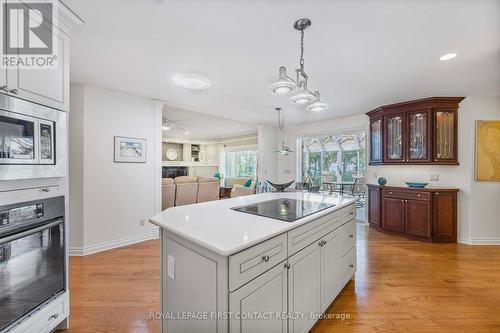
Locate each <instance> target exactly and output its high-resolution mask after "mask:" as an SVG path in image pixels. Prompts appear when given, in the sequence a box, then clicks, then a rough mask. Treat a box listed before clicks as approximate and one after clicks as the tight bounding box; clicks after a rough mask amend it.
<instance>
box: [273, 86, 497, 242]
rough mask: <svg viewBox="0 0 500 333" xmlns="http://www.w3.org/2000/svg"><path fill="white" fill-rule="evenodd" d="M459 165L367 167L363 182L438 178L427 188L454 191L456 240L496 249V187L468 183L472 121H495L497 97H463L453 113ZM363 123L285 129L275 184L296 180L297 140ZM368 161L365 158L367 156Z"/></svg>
mask: <svg viewBox="0 0 500 333" xmlns="http://www.w3.org/2000/svg"><path fill="white" fill-rule="evenodd" d="M458 114H459V118H458V122H459V129H458V131H459V142H458V147H459V151H458V154H459V160H460V165H459V166H389V165H385V166H368V167H367V182H368V183H376V181H377V178H378V177H381V176H384V177H386V178H387V181H388V184H394V185H402V184H403V182H404V181H408V180H424V181H429V178H430V174H436V173H437V174H439V181H436V182H432V183H431V184H432V185H433V186H447V187H457V188H459V189H460V192H459V194H458V238H459V241H460V242H462V243H467V244H500V204H499V203H500V183H498V182H497V183H485V182H476V181H475V180H474V142H475V141H474V140H475V138H474V125H475V124H474V123H475V120H478V119H482V120H484V119H497V120H498V119H500V97H484V96H477V97H467V98H466V99H465V100H464V101H462V103H461V104H460V110H459V113H458ZM368 121H369V119H368V117H367V116H365V115H364V114H360V115H355V116H351V117H343V118H335V119H330V120H327V121H322V122H316V123H309V124H303V125H300V126H292V127H290V128H288V129H287V132H288V134H287V135H286V144H287V145H289V146H290V147H291V148H292V147H293V148H292V149H293V150H294V153H293V154H290V155H289V156H278V157H277V158H278V162H277V164H278V179H279V181H280V182H285V181H287V180H291V179H297V178H296V177H297V165H296V164H297V152H299V153H300V147H297V146H296V143H297V138H299V137H301V136H307V135H318V134H332V133H338V132H344V131H345V132H349V131H354V130H366V131H367V132H368V126H369V122H368ZM367 156H369V154H367Z"/></svg>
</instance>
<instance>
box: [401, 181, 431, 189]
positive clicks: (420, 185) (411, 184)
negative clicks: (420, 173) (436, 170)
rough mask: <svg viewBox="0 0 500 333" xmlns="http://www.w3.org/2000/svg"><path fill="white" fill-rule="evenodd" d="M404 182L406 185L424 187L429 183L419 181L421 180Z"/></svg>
mask: <svg viewBox="0 0 500 333" xmlns="http://www.w3.org/2000/svg"><path fill="white" fill-rule="evenodd" d="M405 184H406V185H408V187H413V188H424V187H426V186H427V185H429V183H421V182H405Z"/></svg>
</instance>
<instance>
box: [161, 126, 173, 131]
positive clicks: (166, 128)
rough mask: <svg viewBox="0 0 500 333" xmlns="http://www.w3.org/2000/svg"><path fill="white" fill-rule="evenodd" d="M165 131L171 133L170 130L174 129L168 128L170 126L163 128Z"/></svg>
mask: <svg viewBox="0 0 500 333" xmlns="http://www.w3.org/2000/svg"><path fill="white" fill-rule="evenodd" d="M163 129H164V130H165V131H170V130H171V129H172V127H170V126H168V125H165V126H163Z"/></svg>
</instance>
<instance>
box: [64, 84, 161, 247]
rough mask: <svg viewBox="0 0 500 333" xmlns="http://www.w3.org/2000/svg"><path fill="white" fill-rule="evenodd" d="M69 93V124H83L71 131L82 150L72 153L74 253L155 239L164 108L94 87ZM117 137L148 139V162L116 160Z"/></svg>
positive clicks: (77, 87) (72, 139)
mask: <svg viewBox="0 0 500 333" xmlns="http://www.w3.org/2000/svg"><path fill="white" fill-rule="evenodd" d="M71 91H72V99H71V117H70V124H71V125H70V126H71V129H78V128H79V127H81V128H80V129H79V130H72V131H71V132H70V144H71V147H72V148H73V149H76V150H79V149H82V148H83V153H82V154H79V153H76V152H74V153H72V154H71V155H70V157H71V161H70V174H71V177H74V179H73V180H72V184H73V188H71V191H72V193H73V194H76V195H74V196H71V197H70V202H71V207H74V208H73V210H71V211H70V214H71V216H70V228H71V229H73V232H72V233H71V235H72V237H70V253H72V254H77V255H78V254H80V255H81V254H88V253H93V252H97V251H101V250H104V249H108V248H113V247H117V246H121V245H126V244H130V243H134V242H137V241H142V240H146V239H151V238H153V236H154V234H155V232H154V231H155V230H156V229H155V228H153V227H152V225H150V224H149V223H148V222H147V219H148V218H149V217H150V216H152V215H154V214H155V213H156V212H157V211H158V209H159V207H160V200H161V198H160V197H159V196H158V187H159V186H160V185H159V184H161V182H160V178H159V177H158V174H159V173H160V172H161V169H160V166H161V107H156V106H155V103H153V101H151V100H148V99H145V98H141V97H136V96H132V95H127V94H123V93H118V92H114V91H110V90H105V89H101V88H96V87H91V86H81V85H72V86H71ZM114 136H128V137H137V138H144V139H146V140H147V152H146V157H147V160H146V163H114V162H113V137H114ZM82 160H83V163H82ZM80 165H83V169H80ZM160 177H161V175H160ZM79 207H81V209H78V208H79ZM77 233H81V234H82V236H83V237H82V239H81V241H80V239H79V238H80V237H78V235H76V234H77Z"/></svg>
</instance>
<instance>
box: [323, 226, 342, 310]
mask: <svg viewBox="0 0 500 333" xmlns="http://www.w3.org/2000/svg"><path fill="white" fill-rule="evenodd" d="M340 235H341V232H340V231H339V230H336V231H334V232H331V233H329V234H328V235H326V236H325V237H323V238H322V240H323V241H324V242H325V243H324V245H323V246H322V247H321V311H325V310H326V309H327V308H328V306H330V304H331V303H332V301H333V300H334V299H335V297H336V296H337V295H338V293H339V292H340V291H341V290H342V287H343V284H342V283H343V281H344V272H343V270H342V265H341V257H342V253H341V246H342V240H341V236H340Z"/></svg>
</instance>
